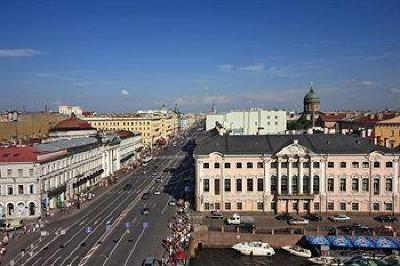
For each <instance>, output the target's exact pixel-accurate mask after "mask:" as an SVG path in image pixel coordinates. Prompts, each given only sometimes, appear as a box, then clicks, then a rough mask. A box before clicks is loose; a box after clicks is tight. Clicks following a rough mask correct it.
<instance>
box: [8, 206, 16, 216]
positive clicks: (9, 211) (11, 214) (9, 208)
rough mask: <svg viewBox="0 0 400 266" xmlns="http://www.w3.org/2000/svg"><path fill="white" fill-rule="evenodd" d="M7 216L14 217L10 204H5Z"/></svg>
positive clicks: (12, 207)
mask: <svg viewBox="0 0 400 266" xmlns="http://www.w3.org/2000/svg"><path fill="white" fill-rule="evenodd" d="M7 215H8V216H13V215H14V204H12V203H8V204H7Z"/></svg>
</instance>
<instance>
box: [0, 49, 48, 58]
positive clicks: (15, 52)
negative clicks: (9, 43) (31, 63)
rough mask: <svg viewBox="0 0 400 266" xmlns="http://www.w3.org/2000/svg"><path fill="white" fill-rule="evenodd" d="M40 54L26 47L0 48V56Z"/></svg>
mask: <svg viewBox="0 0 400 266" xmlns="http://www.w3.org/2000/svg"><path fill="white" fill-rule="evenodd" d="M37 54H40V52H39V51H37V50H34V49H31V48H26V49H0V58H11V57H31V56H34V55H37Z"/></svg>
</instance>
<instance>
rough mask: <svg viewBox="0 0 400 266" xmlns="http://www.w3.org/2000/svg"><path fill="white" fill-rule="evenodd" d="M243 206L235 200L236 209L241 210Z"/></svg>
mask: <svg viewBox="0 0 400 266" xmlns="http://www.w3.org/2000/svg"><path fill="white" fill-rule="evenodd" d="M242 208H243V205H242V203H241V202H236V209H238V210H241V209H242Z"/></svg>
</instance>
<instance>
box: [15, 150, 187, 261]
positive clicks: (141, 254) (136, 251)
mask: <svg viewBox="0 0 400 266" xmlns="http://www.w3.org/2000/svg"><path fill="white" fill-rule="evenodd" d="M185 154H186V153H184V152H183V151H180V150H178V149H177V148H176V147H172V146H170V147H167V148H166V149H165V150H164V151H162V152H161V153H160V154H159V155H158V156H155V157H154V159H153V160H152V161H151V162H150V163H149V165H147V166H146V167H145V168H143V169H144V171H141V170H140V171H136V174H132V173H129V174H128V176H127V177H125V178H122V180H121V181H119V183H118V184H117V185H115V186H114V187H112V188H111V189H110V190H109V191H107V192H105V193H106V195H104V196H103V197H99V198H98V199H96V201H97V202H95V203H94V204H93V205H92V206H90V208H88V209H87V210H85V211H84V212H81V213H79V215H75V216H74V217H65V219H62V220H60V221H57V222H54V223H52V224H50V225H49V226H48V228H45V229H44V230H45V231H47V232H49V235H48V236H42V237H41V238H39V237H38V239H37V240H36V241H35V243H34V244H33V249H31V248H30V246H29V247H26V252H25V254H24V256H21V254H20V255H19V256H17V257H16V258H14V263H15V265H27V266H28V265H29V266H40V265H56V266H62V265H141V263H142V261H143V259H145V258H146V257H147V256H154V257H158V258H160V257H161V256H162V255H163V248H162V245H161V244H162V239H163V238H165V236H166V235H167V234H168V231H169V228H168V226H167V225H168V219H169V217H171V216H173V214H174V213H175V207H170V206H169V205H168V202H169V200H170V199H172V198H177V197H178V196H179V195H180V194H182V193H183V188H184V183H183V178H181V177H182V174H185V173H186V172H188V171H186V169H184V166H183V165H184V158H185ZM166 168H172V169H176V170H175V171H174V170H171V171H166V170H165V169H166ZM159 177H161V179H162V181H161V182H157V180H156V178H159ZM127 184H131V186H130V187H125V186H126V185H127ZM155 190H160V191H161V194H160V195H154V194H153V192H154V191H155ZM145 192H149V193H150V198H149V199H147V200H143V199H142V195H143V193H145ZM144 207H147V208H150V213H149V214H147V215H142V213H141V211H142V209H143V208H144ZM9 248H10V249H12V247H9Z"/></svg>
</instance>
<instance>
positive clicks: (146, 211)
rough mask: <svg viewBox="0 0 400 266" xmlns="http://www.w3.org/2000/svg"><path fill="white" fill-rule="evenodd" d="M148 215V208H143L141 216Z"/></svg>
mask: <svg viewBox="0 0 400 266" xmlns="http://www.w3.org/2000/svg"><path fill="white" fill-rule="evenodd" d="M149 213H150V209H149V208H147V207H145V208H143V209H142V215H147V214H149Z"/></svg>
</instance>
